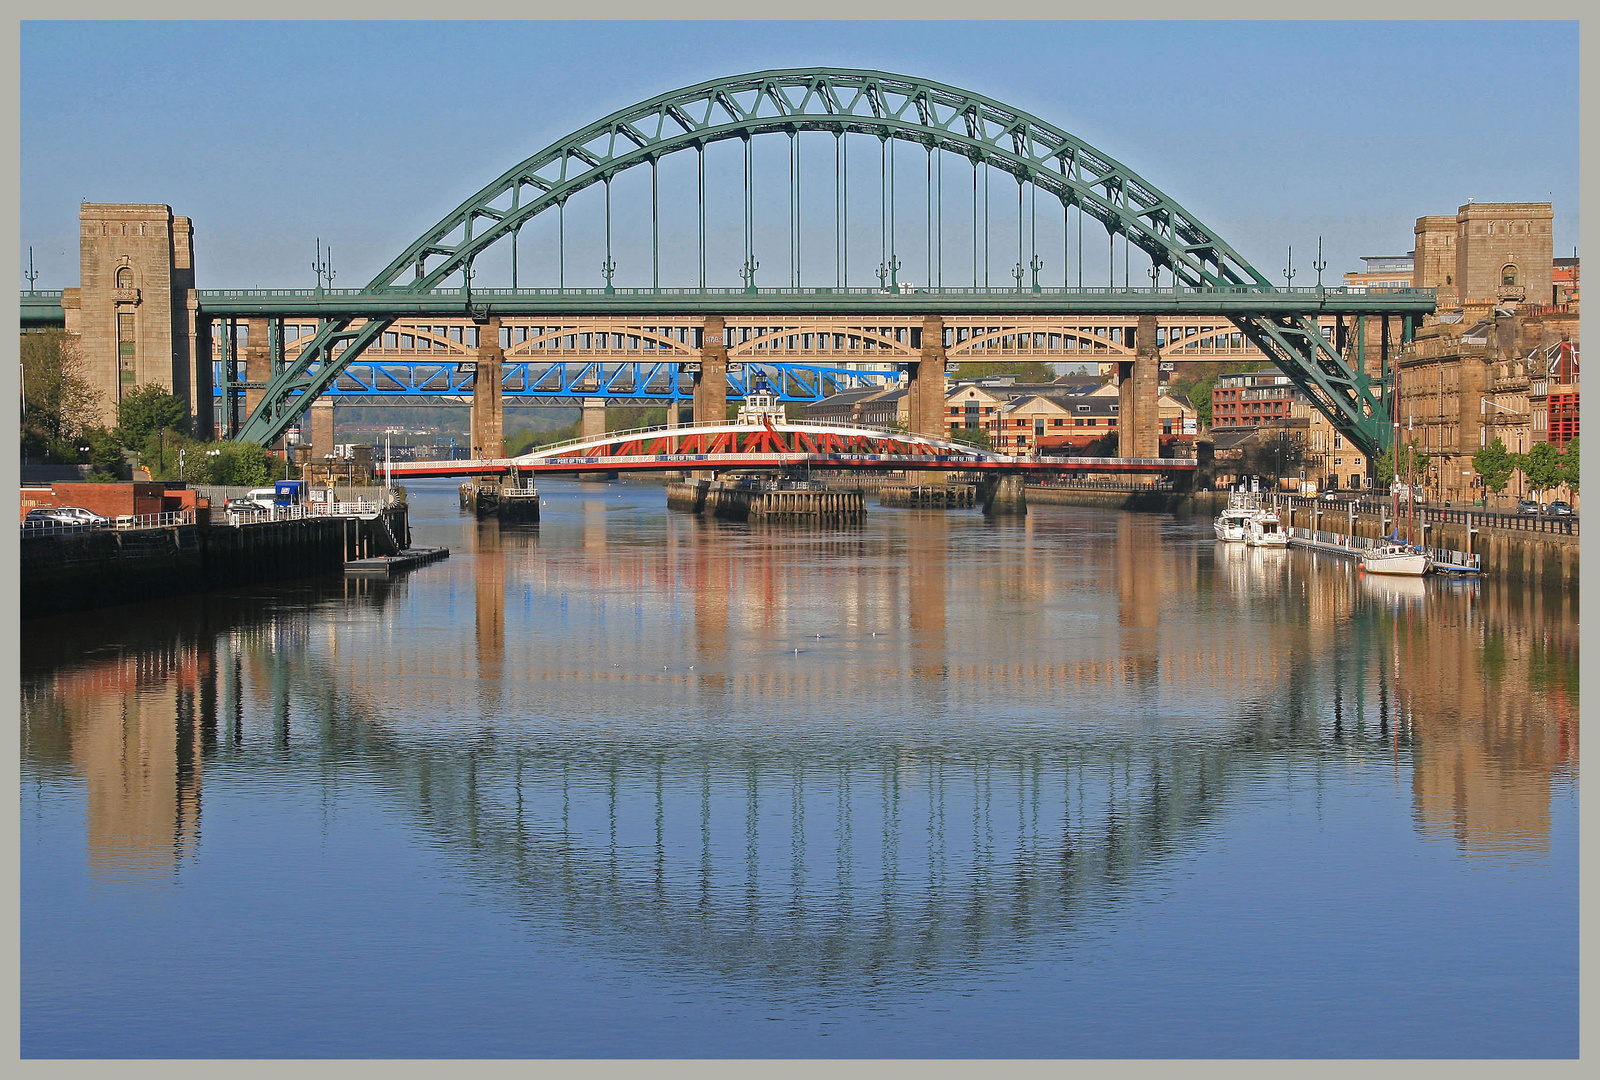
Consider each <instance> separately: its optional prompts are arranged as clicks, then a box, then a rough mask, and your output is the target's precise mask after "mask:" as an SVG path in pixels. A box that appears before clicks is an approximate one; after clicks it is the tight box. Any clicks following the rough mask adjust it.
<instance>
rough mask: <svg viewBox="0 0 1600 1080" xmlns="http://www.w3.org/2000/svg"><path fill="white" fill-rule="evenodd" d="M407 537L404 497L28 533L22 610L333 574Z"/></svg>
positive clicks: (84, 607) (54, 611)
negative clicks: (379, 507)
mask: <svg viewBox="0 0 1600 1080" xmlns="http://www.w3.org/2000/svg"><path fill="white" fill-rule="evenodd" d="M409 542H410V528H409V522H408V520H407V517H406V508H405V507H404V506H399V507H394V508H391V509H389V510H385V511H383V512H382V514H380V515H379V516H378V517H375V518H369V519H365V520H363V519H361V518H357V517H308V518H300V519H296V520H292V521H261V522H254V523H251V524H246V525H211V526H207V525H172V526H166V527H163V528H154V529H129V530H120V529H119V530H112V529H93V530H86V531H83V532H72V533H60V534H51V535H43V536H24V537H23V538H22V550H21V559H20V563H21V565H20V576H21V593H22V605H21V606H22V617H23V618H24V619H33V618H39V617H42V616H46V615H62V614H66V613H68V612H73V611H91V610H94V609H97V608H106V607H116V606H118V605H120V604H136V603H142V602H144V601H147V600H157V599H161V598H163V597H171V596H192V595H194V594H196V593H203V592H210V591H211V590H213V589H228V588H237V587H240V586H245V585H258V584H262V583H264V582H268V581H281V580H287V579H291V578H298V577H310V576H312V575H316V574H337V573H339V572H340V571H341V570H343V568H344V564H345V562H346V561H348V560H351V559H358V558H365V557H369V556H372V555H393V554H396V553H397V552H398V551H399V550H400V549H401V548H403V547H405V546H406V545H407V544H408V543H409Z"/></svg>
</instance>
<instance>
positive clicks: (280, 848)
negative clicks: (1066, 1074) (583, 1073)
mask: <svg viewBox="0 0 1600 1080" xmlns="http://www.w3.org/2000/svg"><path fill="white" fill-rule="evenodd" d="M543 486H544V488H545V507H544V520H543V523H542V525H541V526H539V527H537V528H527V527H518V528H513V527H511V526H505V527H501V526H499V525H498V524H496V523H492V522H490V523H484V524H479V523H477V522H475V521H473V520H471V519H470V518H467V517H464V516H463V515H462V514H461V513H460V512H459V511H458V510H457V508H456V505H455V491H454V487H453V485H451V484H448V483H444V482H438V483H420V484H417V485H415V486H414V488H413V490H412V492H411V502H412V528H413V533H414V539H415V542H417V543H418V544H439V543H442V544H446V545H448V546H449V547H450V548H451V550H452V554H451V556H450V558H449V559H448V560H446V561H444V562H441V563H436V564H433V565H431V566H428V567H425V568H422V569H420V570H418V571H416V572H414V573H412V574H411V575H410V576H409V577H406V578H404V579H401V580H396V581H394V582H356V581H351V582H346V581H342V580H340V579H338V578H334V579H321V580H316V581H309V582H300V583H296V584H293V585H287V586H280V587H274V588H263V589H254V590H248V591H240V592H234V593H227V594H217V595H213V596H209V597H204V598H191V599H185V600H182V601H175V602H171V603H162V604H151V605H144V606H139V607H133V608H123V609H118V610H116V611H108V612H99V613H95V614H92V615H85V616H77V617H67V618H59V619H51V620H41V621H37V622H30V623H27V624H24V626H23V631H24V640H23V651H22V688H21V701H22V726H21V793H20V810H21V834H20V842H21V915H22V927H21V929H22V935H21V961H22V965H21V1013H20V1016H21V1038H22V1051H23V1053H24V1055H25V1056H32V1057H83V1056H87V1057H123V1056H153V1057H236V1056H289V1057H339V1056H357V1057H389V1056H402V1057H430V1056H450V1057H494V1056H525V1057H758V1056H775V1057H967V1056H982V1057H1167V1056H1183V1057H1189V1056H1192V1057H1214V1056H1225V1057H1235V1056H1239V1057H1283V1056H1291V1057H1292V1056H1312V1057H1317V1056H1332V1057H1408V1056H1425V1057H1506V1056H1509V1057H1570V1056H1575V1055H1576V1054H1577V1051H1578V1011H1577V1010H1578V822H1577V807H1578V796H1577V777H1578V734H1577V733H1578V727H1577V722H1578V714H1577V705H1578V668H1577V654H1578V623H1577V610H1576V604H1575V602H1574V601H1570V600H1568V599H1566V598H1563V597H1560V596H1553V595H1547V594H1537V593H1536V594H1528V593H1525V592H1523V591H1520V590H1514V589H1508V588H1506V587H1505V586H1504V585H1503V584H1499V583H1494V582H1484V583H1481V584H1479V583H1451V582H1447V581H1434V580H1428V581H1420V582H1419V581H1410V582H1408V581H1400V580H1397V581H1387V582H1386V581H1382V580H1374V579H1369V578H1363V577H1362V576H1360V575H1359V574H1357V573H1356V572H1355V570H1354V569H1353V567H1352V566H1350V565H1348V564H1345V563H1343V562H1340V561H1338V560H1336V559H1332V558H1329V557H1325V556H1316V555H1312V554H1310V553H1306V552H1298V551H1294V552H1268V551H1251V550H1240V549H1236V548H1234V547H1231V546H1227V547H1225V546H1222V545H1218V544H1217V543H1215V541H1214V540H1212V538H1211V535H1210V522H1209V521H1207V520H1196V521H1183V520H1176V519H1173V518H1168V517H1163V516H1158V515H1139V514H1127V513H1119V512H1111V511H1102V510H1093V509H1082V508H1072V507H1057V506H1038V507H1034V508H1033V510H1032V512H1031V513H1030V514H1029V515H1028V516H1027V518H1026V519H1025V520H1023V521H1001V522H993V523H991V522H986V521H985V520H984V519H983V518H982V516H981V515H979V514H977V513H976V512H968V511H957V512H949V513H939V512H917V511H897V510H886V509H879V508H877V507H873V508H872V509H871V510H870V512H869V515H868V516H869V521H868V523H867V524H866V525H865V526H864V527H863V528H861V529H859V530H856V531H829V532H807V531H795V530H778V529H763V528H759V527H755V528H752V527H746V526H742V525H731V524H725V523H716V522H703V521H700V520H698V519H695V518H692V517H687V516H683V515H680V514H669V513H668V512H667V511H666V510H665V507H664V503H665V499H664V496H663V493H662V491H661V489H660V488H659V487H656V486H650V485H645V484H611V485H604V484H580V483H576V482H545V483H544V485H543Z"/></svg>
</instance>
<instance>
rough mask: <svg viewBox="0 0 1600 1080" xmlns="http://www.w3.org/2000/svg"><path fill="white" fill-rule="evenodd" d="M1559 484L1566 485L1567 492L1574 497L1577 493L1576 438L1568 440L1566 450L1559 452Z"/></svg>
mask: <svg viewBox="0 0 1600 1080" xmlns="http://www.w3.org/2000/svg"><path fill="white" fill-rule="evenodd" d="M1561 482H1562V483H1563V484H1565V485H1567V490H1568V491H1570V492H1572V493H1573V494H1574V495H1576V494H1577V493H1578V439H1577V437H1576V436H1574V437H1572V438H1571V439H1568V440H1567V446H1566V449H1564V450H1562V451H1561Z"/></svg>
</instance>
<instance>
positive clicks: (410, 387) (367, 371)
mask: <svg viewBox="0 0 1600 1080" xmlns="http://www.w3.org/2000/svg"><path fill="white" fill-rule="evenodd" d="M735 363H736V364H737V366H734V365H730V370H729V371H728V375H727V378H728V397H729V398H731V399H736V400H743V399H744V397H745V396H746V395H747V394H748V393H749V387H750V383H751V381H752V380H753V379H754V378H755V377H756V376H757V375H759V376H760V377H762V378H764V379H765V380H766V382H767V385H768V386H769V387H770V388H771V389H772V391H773V392H774V393H776V395H777V397H778V400H779V401H782V402H786V403H787V402H796V403H799V404H810V403H813V402H818V401H821V400H823V399H824V398H827V397H831V396H832V395H834V394H837V393H840V392H842V391H845V390H859V389H865V388H868V387H887V386H890V385H892V384H893V383H895V382H896V381H897V379H898V378H899V374H898V372H895V371H862V370H858V369H855V368H840V367H822V366H818V365H815V364H790V363H773V362H766V361H763V362H759V363H757V362H752V361H744V362H743V363H742V364H739V363H738V362H735ZM213 366H214V369H215V370H214V374H213V377H212V386H213V387H214V388H215V387H218V386H220V384H221V381H222V379H221V376H222V371H221V368H222V362H221V361H215V362H214V365H213ZM680 367H681V364H680V363H679V362H677V361H660V360H653V361H652V360H630V361H623V362H620V363H619V362H610V363H606V362H602V361H596V360H578V361H565V360H557V361H526V360H515V361H506V362H504V363H502V365H501V372H500V394H501V397H502V399H512V400H517V401H528V400H538V399H545V398H552V399H559V398H580V399H582V398H602V399H605V400H609V401H650V402H657V401H674V400H676V401H686V400H689V399H691V398H692V397H693V396H694V387H693V384H692V382H691V381H690V377H689V376H688V375H687V374H686V373H684V372H682V371H680V370H679V369H680ZM674 375H676V380H674ZM477 377H478V375H477V365H476V363H475V362H473V361H470V360H452V361H439V360H357V361H355V362H353V363H351V364H348V365H346V366H345V367H344V369H343V370H342V371H340V372H339V373H338V374H337V375H335V376H334V378H333V380H332V381H331V382H330V383H328V386H327V389H325V390H324V391H323V396H324V397H330V398H334V399H340V398H349V399H354V398H360V399H363V400H366V399H373V398H376V399H383V400H405V399H415V400H429V401H437V400H470V399H471V397H472V394H473V389H474V386H475V385H476V382H477ZM675 382H676V385H675V384H674V383H675ZM233 385H234V387H235V388H238V387H239V386H240V385H241V384H239V383H237V382H235V383H234V384H233ZM213 393H214V395H215V396H218V397H220V396H221V391H220V390H213Z"/></svg>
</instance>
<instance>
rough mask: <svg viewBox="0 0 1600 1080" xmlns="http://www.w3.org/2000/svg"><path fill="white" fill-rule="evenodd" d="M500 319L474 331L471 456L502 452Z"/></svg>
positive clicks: (503, 360) (498, 454) (503, 449)
mask: <svg viewBox="0 0 1600 1080" xmlns="http://www.w3.org/2000/svg"><path fill="white" fill-rule="evenodd" d="M504 362H505V353H504V352H503V351H502V350H501V348H500V320H499V319H497V318H493V317H491V318H490V319H489V320H488V321H487V322H485V323H483V325H481V326H480V327H479V328H478V355H477V363H478V372H477V375H475V376H474V377H473V380H472V454H471V456H472V457H474V458H497V457H500V456H501V455H502V454H504V453H505V409H504V407H503V403H502V401H501V397H500V377H501V365H502V364H503V363H504Z"/></svg>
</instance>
